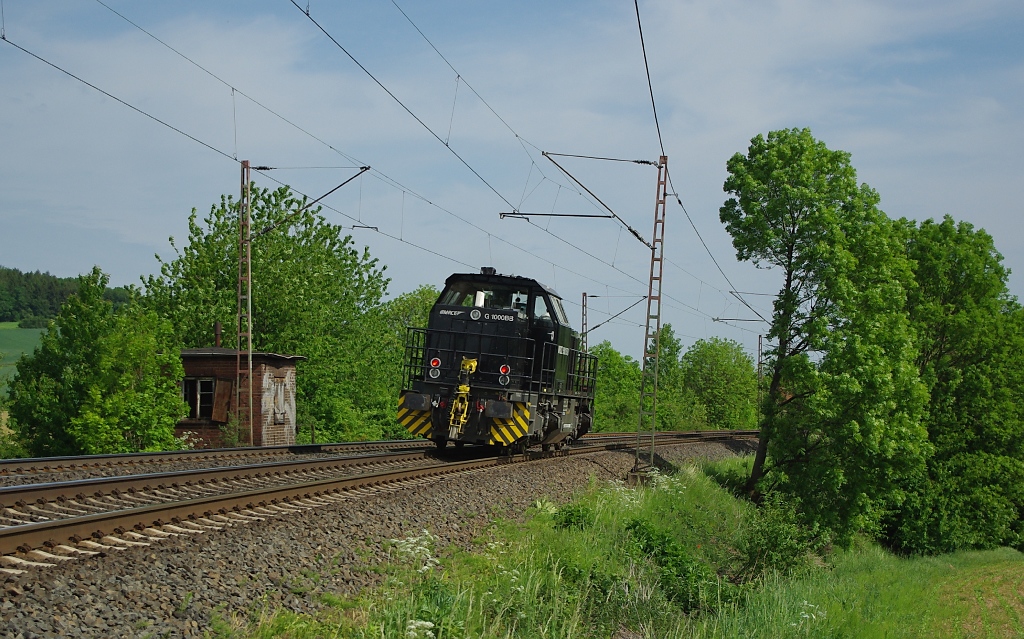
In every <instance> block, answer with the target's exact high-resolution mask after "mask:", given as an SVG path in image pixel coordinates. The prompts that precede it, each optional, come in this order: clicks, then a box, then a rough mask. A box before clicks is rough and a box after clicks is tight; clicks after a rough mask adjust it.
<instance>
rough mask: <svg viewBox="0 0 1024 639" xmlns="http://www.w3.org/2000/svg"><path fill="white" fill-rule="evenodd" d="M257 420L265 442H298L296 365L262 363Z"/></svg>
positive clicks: (291, 443) (284, 444)
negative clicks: (296, 429)
mask: <svg viewBox="0 0 1024 639" xmlns="http://www.w3.org/2000/svg"><path fill="white" fill-rule="evenodd" d="M257 379H259V381H260V384H259V386H260V391H259V394H258V395H257V396H258V397H259V400H260V408H261V410H260V411H259V418H258V424H259V429H260V434H261V439H260V440H258V441H261V445H263V446H291V445H293V444H294V443H295V367H294V366H281V367H278V366H273V365H270V364H263V365H261V366H260V375H259V377H258V378H257Z"/></svg>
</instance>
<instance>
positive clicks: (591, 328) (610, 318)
mask: <svg viewBox="0 0 1024 639" xmlns="http://www.w3.org/2000/svg"><path fill="white" fill-rule="evenodd" d="M591 297H601V296H600V295H592V296H591ZM645 299H647V296H646V295H644V296H642V297H641V298H640V299H638V300H637V301H635V302H633V303H632V304H630V305H629V306H627V307H626V308H624V309H622V310H621V311H619V312H618V313H616V314H615V315H612V316H611V317H609V318H608V319H606V320H605V321H603V322H601V323H600V324H596V325H594V326H591V327H590V328H589V329H587V330H585V331H584V335H586V334H589V333H591V332H593V331H596V330H597V329H599V328H601V327H602V326H604V325H605V324H607V323H608V322H610V321H612V320H613V319H615V318H617V317H619V316H621V315H624V314H625V313H627V312H628V311H630V310H632V309H633V308H634V307H636V305H637V304H639V303H640V302H642V301H644V300H645Z"/></svg>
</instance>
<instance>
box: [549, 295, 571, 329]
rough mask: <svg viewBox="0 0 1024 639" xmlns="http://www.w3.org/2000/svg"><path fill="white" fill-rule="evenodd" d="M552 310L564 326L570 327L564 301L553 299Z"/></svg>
mask: <svg viewBox="0 0 1024 639" xmlns="http://www.w3.org/2000/svg"><path fill="white" fill-rule="evenodd" d="M551 308H553V309H554V311H555V319H556V320H558V323H559V324H561V325H562V326H569V318H568V317H566V315H565V309H564V308H562V300H560V299H558V298H557V297H552V298H551Z"/></svg>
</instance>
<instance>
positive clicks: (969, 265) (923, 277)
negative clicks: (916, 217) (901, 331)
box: [887, 216, 1024, 552]
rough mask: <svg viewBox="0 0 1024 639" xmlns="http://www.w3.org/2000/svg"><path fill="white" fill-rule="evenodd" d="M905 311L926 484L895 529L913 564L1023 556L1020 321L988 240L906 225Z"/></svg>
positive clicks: (969, 232)
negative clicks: (960, 555) (971, 551)
mask: <svg viewBox="0 0 1024 639" xmlns="http://www.w3.org/2000/svg"><path fill="white" fill-rule="evenodd" d="M904 237H905V242H906V247H907V253H908V255H909V256H910V257H911V259H913V260H914V271H915V275H916V279H917V287H916V288H914V289H912V290H911V292H910V295H909V296H908V301H907V308H908V310H909V313H910V317H911V320H912V321H913V325H914V328H915V329H916V332H917V336H918V348H919V352H918V356H917V365H918V367H919V370H920V374H921V377H922V379H923V380H924V381H925V383H926V384H927V385H928V389H929V392H930V398H931V401H930V410H929V414H928V417H927V419H926V422H925V423H926V424H927V428H928V435H929V438H930V441H931V442H932V444H933V445H934V447H935V455H934V457H933V458H932V459H931V460H930V461H929V468H928V471H929V472H928V477H927V478H926V479H924V480H922V481H920V482H918V483H916V484H915V485H914V486H913V491H912V496H911V499H910V500H908V502H907V504H905V506H904V507H903V508H901V509H900V510H899V511H897V512H896V513H894V516H893V517H891V518H890V520H889V522H888V530H887V533H888V535H889V541H890V543H892V544H893V545H894V546H896V547H898V548H900V549H902V550H905V551H910V552H947V551H951V550H954V549H957V548H988V547H994V546H998V545H1013V546H1017V547H1021V546H1022V544H1024V311H1022V310H1021V308H1020V305H1019V304H1017V302H1016V300H1014V299H1013V298H1012V297H1011V296H1010V295H1009V292H1008V289H1007V278H1008V276H1009V272H1008V271H1007V269H1006V268H1005V267H1004V266H1003V264H1002V256H1001V255H999V253H998V252H997V251H996V248H995V244H994V242H993V240H992V237H991V236H990V235H988V234H987V233H985V232H984V231H983V230H980V229H977V230H976V229H974V228H973V227H972V226H971V225H970V224H967V223H964V222H961V223H956V222H954V221H953V219H952V218H950V217H948V216H947V217H946V218H944V219H943V220H942V221H941V222H935V221H933V220H927V221H925V222H923V223H921V224H920V225H916V224H914V223H912V222H908V221H904Z"/></svg>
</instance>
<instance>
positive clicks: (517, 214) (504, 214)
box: [498, 211, 614, 220]
mask: <svg viewBox="0 0 1024 639" xmlns="http://www.w3.org/2000/svg"><path fill="white" fill-rule="evenodd" d="M498 215H500V216H501V219H505V218H506V217H514V218H520V217H525V218H526V219H530V218H529V217H527V216H531V215H532V216H535V217H596V218H601V219H609V220H610V219H614V218H613V217H612V216H611V215H598V214H596V213H527V212H525V211H518V212H514V213H510V212H501V213H498Z"/></svg>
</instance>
